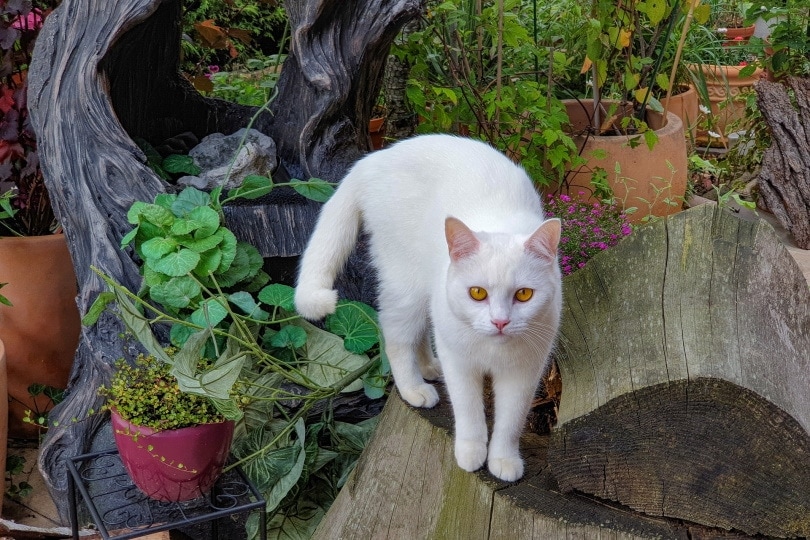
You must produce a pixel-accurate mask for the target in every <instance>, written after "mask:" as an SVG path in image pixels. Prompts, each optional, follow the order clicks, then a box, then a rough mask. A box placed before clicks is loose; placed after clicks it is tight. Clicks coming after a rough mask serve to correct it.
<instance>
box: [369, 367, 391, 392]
mask: <svg viewBox="0 0 810 540" xmlns="http://www.w3.org/2000/svg"><path fill="white" fill-rule="evenodd" d="M381 364H382V363H381V362H375V363H374V365H373V366H371V369H369V370H368V371H367V372H366V373H365V375H363V390H364V391H365V394H366V397H367V398H369V399H379V398H381V397H383V396H384V395H385V391H386V389H387V388H388V383H389V382H390V377H388V376H387V375H384V374H383V373H382V367H381Z"/></svg>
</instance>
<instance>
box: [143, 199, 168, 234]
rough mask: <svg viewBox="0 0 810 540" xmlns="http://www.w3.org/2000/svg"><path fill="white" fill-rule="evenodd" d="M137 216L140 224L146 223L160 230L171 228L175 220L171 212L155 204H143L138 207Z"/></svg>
mask: <svg viewBox="0 0 810 540" xmlns="http://www.w3.org/2000/svg"><path fill="white" fill-rule="evenodd" d="M137 215H138V217H139V218H140V221H141V222H143V221H148V222H149V223H152V224H153V225H156V226H158V227H160V228H161V229H166V228H168V227H171V226H172V223H174V219H175V218H174V216H173V215H172V213H171V212H169V211H168V210H166V209H165V208H163V207H162V206H158V205H156V204H143V205H142V206H139V210H138V214H137ZM136 223H138V222H136Z"/></svg>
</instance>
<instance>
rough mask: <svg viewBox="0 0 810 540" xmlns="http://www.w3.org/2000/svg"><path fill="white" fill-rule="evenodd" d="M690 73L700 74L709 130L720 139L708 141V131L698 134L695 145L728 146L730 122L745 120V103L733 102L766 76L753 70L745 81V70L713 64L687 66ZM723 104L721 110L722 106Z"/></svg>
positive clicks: (758, 69) (702, 130)
mask: <svg viewBox="0 0 810 540" xmlns="http://www.w3.org/2000/svg"><path fill="white" fill-rule="evenodd" d="M688 67H689V69H690V70H692V71H693V72H694V73H698V74H700V76H701V77H702V79H704V80H705V83H706V93H707V94H708V97H709V103H704V105H706V106H707V107H708V108H709V109H710V110H711V118H712V126H713V127H712V130H713V131H715V132H717V133H718V134H719V135H720V137H719V138H717V137H709V133H708V130H705V129H698V130H697V142H698V143H699V144H702V145H704V146H709V145H711V146H721V147H727V146H728V137H727V135H728V132H729V131H730V130H731V128H730V126H731V124H732V123H733V122H736V121H739V120H742V119H743V118H744V117H745V103H744V102H743V101H742V100H739V99H736V98H738V97H739V96H740V95H741V94H742V93H744V92H748V91H753V88H754V83H755V82H757V81H758V80H760V79H761V78H762V77H764V76H765V73H764V72H763V70H762V69H761V68H756V69H755V70H754V72H753V73H752V74H751V75H750V76H748V77H740V71H741V70H742V69H743V68H744V67H745V66H718V65H714V64H690V65H689V66H688ZM721 104H722V106H721Z"/></svg>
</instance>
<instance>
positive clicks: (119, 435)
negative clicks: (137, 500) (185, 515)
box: [112, 411, 234, 502]
mask: <svg viewBox="0 0 810 540" xmlns="http://www.w3.org/2000/svg"><path fill="white" fill-rule="evenodd" d="M112 428H113V434H114V436H115V444H116V446H117V447H118V453H119V454H120V455H121V461H122V463H123V464H124V467H125V468H126V470H127V472H128V473H129V476H130V477H131V478H132V481H133V482H134V483H135V485H136V486H137V487H138V489H140V490H141V491H142V492H144V494H146V495H147V496H148V497H150V498H152V499H157V500H159V501H167V502H179V501H187V500H190V499H196V498H197V497H200V496H202V495H205V494H206V493H208V492H209V491H210V490H211V488H212V487H214V483H215V482H216V481H217V478H219V476H220V474H222V468H223V466H224V465H225V461H226V460H227V459H228V453H229V452H230V450H231V439H232V438H233V428H234V423H233V422H232V421H227V422H220V423H217V424H202V425H199V426H193V427H187V428H180V429H169V430H166V431H154V430H152V429H150V428H148V427H143V426H136V425H134V424H131V423H129V422H128V421H126V420H124V419H123V418H121V417H120V416H119V415H118V414H117V413H116V412H115V411H113V412H112Z"/></svg>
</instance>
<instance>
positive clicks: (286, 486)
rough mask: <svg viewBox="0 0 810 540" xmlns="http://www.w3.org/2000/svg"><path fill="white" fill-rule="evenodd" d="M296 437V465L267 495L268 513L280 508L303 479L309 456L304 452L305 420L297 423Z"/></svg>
mask: <svg viewBox="0 0 810 540" xmlns="http://www.w3.org/2000/svg"><path fill="white" fill-rule="evenodd" d="M295 435H296V438H297V440H296V441H295V445H294V448H296V449H298V455H297V457H296V460H295V464H294V465H293V467H292V468H291V469H290V470H289V472H287V473H286V474H285V475H284V476H282V477H281V478H280V479H279V481H278V482H276V483H275V485H274V486H273V488H272V489H271V490H270V492H269V493H267V494H266V500H267V506H266V507H265V508H266V509H267V511H268V512H273V511H275V509H276V508H278V505H279V504H281V501H282V500H283V499H284V497H286V496H287V493H289V492H290V490H291V489H292V488H293V486H294V485H295V484H297V483H298V479H299V478H301V473H302V472H303V471H304V463H305V461H306V457H307V456H306V452H305V451H304V444H305V443H306V429H305V427H304V419H303V418H299V419H298V421H297V422H296V423H295Z"/></svg>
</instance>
